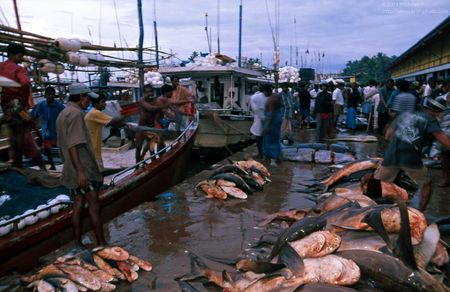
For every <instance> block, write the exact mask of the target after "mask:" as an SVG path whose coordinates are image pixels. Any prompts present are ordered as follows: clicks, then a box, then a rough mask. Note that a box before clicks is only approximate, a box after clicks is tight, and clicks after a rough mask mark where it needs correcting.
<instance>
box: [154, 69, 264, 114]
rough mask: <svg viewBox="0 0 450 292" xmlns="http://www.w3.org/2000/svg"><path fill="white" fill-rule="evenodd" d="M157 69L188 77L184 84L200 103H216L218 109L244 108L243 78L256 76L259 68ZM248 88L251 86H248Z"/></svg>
mask: <svg viewBox="0 0 450 292" xmlns="http://www.w3.org/2000/svg"><path fill="white" fill-rule="evenodd" d="M159 72H160V73H161V74H162V75H166V76H169V77H172V76H178V77H179V78H190V79H191V81H192V82H191V84H190V85H189V86H188V88H189V87H190V89H192V90H193V93H194V94H195V95H196V96H197V98H198V100H199V102H200V103H205V104H206V103H210V104H211V103H216V104H217V105H218V108H222V109H241V110H244V111H248V109H249V107H248V101H249V99H248V97H249V96H250V95H251V94H248V89H247V86H246V82H247V78H249V77H252V78H256V77H258V76H260V75H261V73H260V72H259V71H255V70H250V69H244V68H237V67H228V66H219V65H217V66H191V67H161V68H160V69H159ZM250 90H251V88H250Z"/></svg>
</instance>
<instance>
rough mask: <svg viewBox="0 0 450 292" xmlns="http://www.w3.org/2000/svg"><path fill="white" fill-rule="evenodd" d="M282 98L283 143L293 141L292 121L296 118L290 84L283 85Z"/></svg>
mask: <svg viewBox="0 0 450 292" xmlns="http://www.w3.org/2000/svg"><path fill="white" fill-rule="evenodd" d="M280 95H281V98H282V101H283V107H284V110H283V122H282V124H281V139H282V140H283V143H286V142H285V140H287V142H288V143H290V142H291V141H292V119H293V117H294V113H293V111H294V105H293V102H292V93H291V92H290V91H289V84H288V83H283V84H281V94H280Z"/></svg>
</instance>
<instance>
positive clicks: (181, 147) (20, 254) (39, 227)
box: [0, 115, 198, 275]
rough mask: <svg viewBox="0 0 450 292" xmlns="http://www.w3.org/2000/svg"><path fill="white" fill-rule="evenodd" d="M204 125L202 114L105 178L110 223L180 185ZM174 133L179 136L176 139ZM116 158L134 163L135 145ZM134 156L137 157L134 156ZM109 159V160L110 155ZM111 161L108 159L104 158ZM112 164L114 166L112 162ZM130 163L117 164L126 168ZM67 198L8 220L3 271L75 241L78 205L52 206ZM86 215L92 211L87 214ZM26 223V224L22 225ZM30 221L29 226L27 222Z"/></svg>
mask: <svg viewBox="0 0 450 292" xmlns="http://www.w3.org/2000/svg"><path fill="white" fill-rule="evenodd" d="M197 128H198V115H197V118H196V119H194V120H193V121H192V122H191V123H190V124H189V125H188V127H187V128H186V129H185V130H184V131H182V132H181V133H178V135H177V133H170V131H168V132H169V133H168V135H167V136H168V137H169V138H168V139H167V140H166V146H165V147H164V148H162V149H160V150H157V151H156V152H155V153H154V154H153V155H150V156H149V157H147V158H146V159H144V160H143V161H141V162H139V163H137V164H134V163H131V164H132V165H130V166H128V167H126V168H124V169H122V170H120V171H119V172H117V173H115V174H112V175H110V176H108V177H106V178H105V183H106V185H105V188H104V189H103V190H102V191H101V192H100V195H99V199H100V204H101V208H102V212H101V216H102V220H103V222H106V221H108V220H110V219H112V218H114V217H116V216H117V215H119V214H121V213H123V212H125V211H127V210H129V209H131V208H133V207H135V206H137V205H138V204H140V203H142V202H145V201H149V200H152V199H153V198H154V197H155V196H156V195H158V194H160V193H161V192H163V191H164V190H165V189H167V188H169V187H170V186H172V185H175V184H176V183H178V182H179V181H180V180H181V179H182V178H183V174H184V173H185V170H186V166H187V164H188V161H189V157H190V149H191V147H192V146H193V144H194V139H195V135H196V132H197ZM170 136H172V137H173V138H172V139H171V138H170ZM111 158H112V159H111V161H113V162H114V161H116V162H115V164H116V165H117V164H118V162H117V161H120V163H126V162H128V163H129V164H130V161H134V149H128V150H125V151H122V152H117V153H116V154H115V155H114V156H112V157H111ZM130 158H131V159H130ZM104 159H105V156H104ZM106 160H108V159H106ZM104 163H105V165H108V163H109V162H108V161H105V162H104ZM110 165H111V164H110ZM123 166H124V165H123V164H121V165H119V166H117V167H118V168H122V167H123ZM58 204H59V205H61V202H54V203H50V204H48V205H47V206H46V207H45V208H40V209H39V210H34V211H32V212H28V213H27V214H24V215H22V216H17V217H15V218H13V219H11V220H6V221H2V224H1V225H0V231H2V230H3V231H4V228H7V227H9V228H11V229H12V230H11V231H10V232H9V233H8V234H5V235H3V236H0V275H1V274H4V273H5V272H7V271H11V270H18V271H23V270H26V269H29V268H30V267H32V266H33V265H34V264H35V263H36V261H37V260H38V258H39V257H40V256H42V255H44V254H47V253H48V252H50V251H52V250H55V249H56V248H58V247H60V246H61V245H63V244H65V243H67V242H69V241H71V240H73V234H72V233H73V230H72V223H71V217H72V208H71V207H70V202H65V203H64V204H63V206H60V207H64V208H62V209H61V210H59V212H53V211H54V210H52V208H55V207H57V206H58ZM45 211H48V213H47V214H49V217H47V218H44V219H42V220H39V221H37V222H35V223H34V224H31V225H27V226H23V225H24V224H23V223H24V222H27V221H26V220H27V218H34V217H32V216H35V217H38V215H39V214H45ZM84 215H85V217H88V216H87V212H84ZM83 222H84V226H83V232H86V231H88V230H90V228H91V226H90V223H89V220H83ZM21 224H22V225H21ZM25 225H26V224H25Z"/></svg>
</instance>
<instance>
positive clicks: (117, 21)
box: [113, 0, 125, 59]
mask: <svg viewBox="0 0 450 292" xmlns="http://www.w3.org/2000/svg"><path fill="white" fill-rule="evenodd" d="M113 3H114V12H115V14H116V24H117V30H118V32H119V43H120V47H121V48H122V47H123V45H122V34H121V32H120V23H119V16H118V15H117V5H116V0H113ZM122 58H124V59H125V57H124V54H123V51H122Z"/></svg>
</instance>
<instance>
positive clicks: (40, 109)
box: [33, 86, 64, 170]
mask: <svg viewBox="0 0 450 292" xmlns="http://www.w3.org/2000/svg"><path fill="white" fill-rule="evenodd" d="M55 96H56V91H55V88H53V87H50V86H48V87H47V88H46V89H45V100H43V101H41V102H39V103H38V104H37V105H36V106H35V107H34V109H33V119H35V120H36V119H38V118H39V117H41V128H42V140H43V141H42V145H43V147H44V151H45V154H46V155H47V157H48V162H49V163H50V169H51V170H55V164H54V162H53V156H52V151H51V149H52V147H56V119H57V118H58V115H59V113H60V112H61V111H62V110H63V109H64V106H63V105H62V104H61V103H60V102H59V101H56V100H55Z"/></svg>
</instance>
